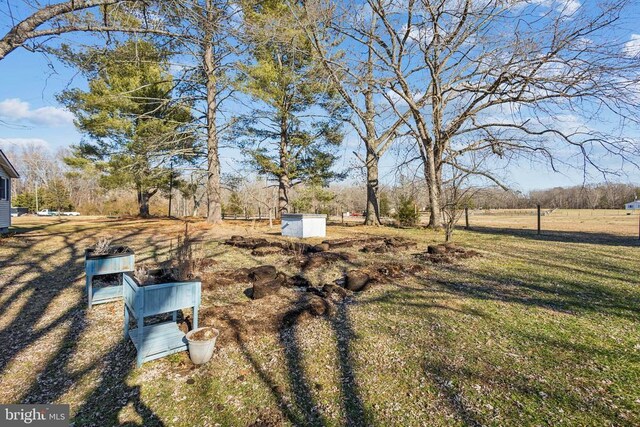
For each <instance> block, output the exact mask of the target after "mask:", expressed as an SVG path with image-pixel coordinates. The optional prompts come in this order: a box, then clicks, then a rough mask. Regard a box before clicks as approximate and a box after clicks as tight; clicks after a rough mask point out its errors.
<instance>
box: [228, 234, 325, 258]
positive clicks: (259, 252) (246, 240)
mask: <svg viewBox="0 0 640 427" xmlns="http://www.w3.org/2000/svg"><path fill="white" fill-rule="evenodd" d="M224 243H225V244H226V245H231V246H235V247H237V248H243V249H252V250H253V252H252V254H253V255H256V256H264V255H271V254H274V253H279V252H286V253H290V254H293V253H296V254H308V253H312V252H319V249H320V248H316V247H315V246H314V245H310V244H308V243H300V242H286V241H278V240H271V241H270V240H267V239H263V238H252V237H242V236H231V238H230V239H228V240H226V241H225V242H224Z"/></svg>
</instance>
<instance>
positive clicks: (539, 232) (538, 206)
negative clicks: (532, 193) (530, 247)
mask: <svg viewBox="0 0 640 427" xmlns="http://www.w3.org/2000/svg"><path fill="white" fill-rule="evenodd" d="M538 234H540V205H538Z"/></svg>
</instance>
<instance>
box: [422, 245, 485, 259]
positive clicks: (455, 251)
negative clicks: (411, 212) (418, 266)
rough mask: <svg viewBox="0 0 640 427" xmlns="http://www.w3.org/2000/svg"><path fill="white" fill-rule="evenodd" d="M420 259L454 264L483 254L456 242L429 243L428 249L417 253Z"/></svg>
mask: <svg viewBox="0 0 640 427" xmlns="http://www.w3.org/2000/svg"><path fill="white" fill-rule="evenodd" d="M415 256H416V257H417V258H418V259H421V260H423V261H428V262H431V263H434V264H453V263H455V262H456V261H458V260H461V259H467V258H473V257H477V256H482V255H481V254H480V253H479V252H477V251H474V250H473V249H465V248H463V247H462V246H458V245H456V244H454V243H444V244H440V245H429V246H428V247H427V251H426V252H423V253H419V254H416V255H415Z"/></svg>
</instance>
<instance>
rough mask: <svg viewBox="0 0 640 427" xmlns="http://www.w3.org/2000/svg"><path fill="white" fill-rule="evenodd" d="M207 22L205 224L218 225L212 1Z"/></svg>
mask: <svg viewBox="0 0 640 427" xmlns="http://www.w3.org/2000/svg"><path fill="white" fill-rule="evenodd" d="M206 8H207V9H206V15H207V21H206V23H205V25H206V29H205V36H204V43H203V50H204V71H205V75H206V79H207V192H208V195H209V197H208V203H209V206H208V210H207V222H209V223H212V224H220V223H221V222H222V189H221V187H220V156H219V153H218V129H217V127H216V113H217V108H218V105H217V99H216V90H217V88H216V64H215V59H214V57H213V42H212V37H213V29H212V28H211V25H212V24H213V23H214V22H215V21H214V18H215V13H216V11H215V8H214V6H213V1H212V0H207V3H206Z"/></svg>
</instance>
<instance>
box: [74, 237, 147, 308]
mask: <svg viewBox="0 0 640 427" xmlns="http://www.w3.org/2000/svg"><path fill="white" fill-rule="evenodd" d="M134 263H135V254H134V252H133V250H132V249H131V248H129V247H127V246H116V245H112V244H111V239H110V238H108V237H103V238H101V239H99V240H98V241H97V243H96V244H95V245H94V246H93V247H91V248H88V249H87V250H86V251H85V261H84V265H85V274H86V291H87V298H88V304H89V307H91V306H92V305H95V304H100V303H105V302H110V301H114V300H118V299H120V298H122V273H126V272H130V271H133V266H134ZM112 274H117V275H118V278H119V279H118V283H116V284H115V285H114V286H103V287H94V286H93V278H94V277H95V276H105V275H112Z"/></svg>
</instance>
